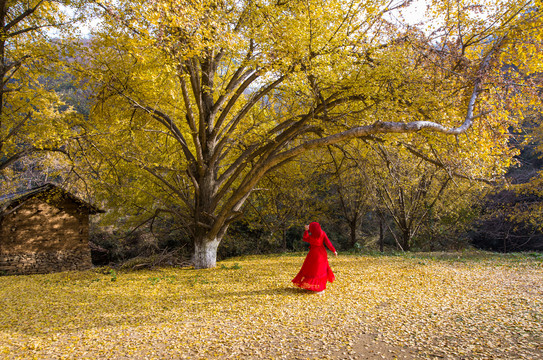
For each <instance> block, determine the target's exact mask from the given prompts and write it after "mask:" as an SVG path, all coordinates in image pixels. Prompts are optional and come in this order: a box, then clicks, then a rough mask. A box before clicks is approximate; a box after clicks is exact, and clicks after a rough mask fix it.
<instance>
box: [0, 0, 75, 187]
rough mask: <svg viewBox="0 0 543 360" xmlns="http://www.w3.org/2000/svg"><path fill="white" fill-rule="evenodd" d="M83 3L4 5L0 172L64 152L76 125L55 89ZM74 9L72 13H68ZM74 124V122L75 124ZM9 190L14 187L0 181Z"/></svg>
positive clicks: (0, 7)
mask: <svg viewBox="0 0 543 360" xmlns="http://www.w3.org/2000/svg"><path fill="white" fill-rule="evenodd" d="M72 6H73V7H72ZM82 6H83V1H78V0H75V1H71V0H63V1H57V0H54V1H51V0H16V1H15V0H1V1H0V81H1V86H0V172H2V175H3V177H2V179H4V180H5V179H7V178H8V177H9V176H8V174H7V173H8V172H9V169H10V166H11V165H13V164H15V163H16V162H18V161H20V160H21V159H23V158H25V157H28V156H30V155H33V154H36V153H43V152H44V151H56V152H59V151H60V152H64V151H65V150H64V148H63V147H62V146H63V145H64V144H65V141H66V139H67V138H68V137H69V136H70V134H71V127H72V126H73V123H72V122H71V121H70V118H71V115H72V114H71V112H70V111H67V110H68V109H67V108H66V106H65V104H63V102H62V101H61V99H60V98H59V96H58V95H57V93H56V92H55V91H54V89H53V87H54V86H53V85H52V82H51V81H52V79H54V78H55V77H56V76H57V75H58V74H59V73H60V72H61V71H62V63H63V62H64V60H65V59H66V58H67V57H68V56H70V46H69V44H68V43H67V42H65V41H62V39H61V37H60V34H61V31H60V30H61V29H62V31H69V30H70V29H73V27H72V25H73V24H74V21H75V19H76V18H78V17H79V16H80V15H81V14H80V13H79V12H77V11H76V10H77V9H78V8H80V7H82ZM67 7H72V8H71V9H72V12H71V13H69V12H67V11H65V10H66V9H68V8H67ZM72 120H73V119H72ZM0 181H1V182H2V187H4V190H6V189H7V186H8V183H7V182H4V181H2V180H0Z"/></svg>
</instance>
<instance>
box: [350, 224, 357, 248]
mask: <svg viewBox="0 0 543 360" xmlns="http://www.w3.org/2000/svg"><path fill="white" fill-rule="evenodd" d="M356 223H357V221H356V220H354V221H351V222H350V224H349V225H350V228H351V249H352V248H354V246H355V245H356V225H357V224H356Z"/></svg>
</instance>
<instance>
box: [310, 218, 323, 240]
mask: <svg viewBox="0 0 543 360" xmlns="http://www.w3.org/2000/svg"><path fill="white" fill-rule="evenodd" d="M309 231H310V232H311V236H312V237H314V238H317V239H318V238H320V237H321V234H322V229H321V225H320V224H319V223H318V222H312V223H311V224H309Z"/></svg>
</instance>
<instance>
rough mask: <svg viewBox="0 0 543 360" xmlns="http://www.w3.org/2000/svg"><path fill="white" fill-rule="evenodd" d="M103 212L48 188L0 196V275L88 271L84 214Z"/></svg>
mask: <svg viewBox="0 0 543 360" xmlns="http://www.w3.org/2000/svg"><path fill="white" fill-rule="evenodd" d="M102 212H104V211H103V210H100V209H98V208H96V207H94V206H93V205H91V204H89V203H87V202H85V201H83V200H81V199H79V198H77V197H76V196H74V195H73V194H70V193H69V192H67V191H65V190H63V189H61V188H60V187H58V186H56V185H53V184H46V185H43V186H40V187H37V188H34V189H32V190H28V191H25V192H22V193H16V194H11V195H4V196H2V197H0V273H4V274H35V273H49V272H55V271H64V270H83V269H88V268H90V267H91V266H92V262H91V251H90V248H89V215H92V214H97V213H102Z"/></svg>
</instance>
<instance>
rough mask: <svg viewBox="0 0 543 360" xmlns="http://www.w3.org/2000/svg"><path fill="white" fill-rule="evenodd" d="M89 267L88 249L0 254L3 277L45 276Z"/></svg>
mask: <svg viewBox="0 0 543 360" xmlns="http://www.w3.org/2000/svg"><path fill="white" fill-rule="evenodd" d="M91 267H92V262H91V254H90V249H87V250H86V251H85V250H77V251H70V250H61V251H55V252H37V253H22V254H5V253H0V273H3V274H5V275H11V274H45V273H50V272H57V271H66V270H85V269H89V268H91Z"/></svg>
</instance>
